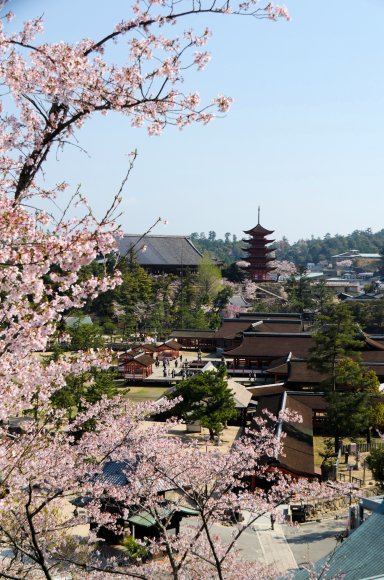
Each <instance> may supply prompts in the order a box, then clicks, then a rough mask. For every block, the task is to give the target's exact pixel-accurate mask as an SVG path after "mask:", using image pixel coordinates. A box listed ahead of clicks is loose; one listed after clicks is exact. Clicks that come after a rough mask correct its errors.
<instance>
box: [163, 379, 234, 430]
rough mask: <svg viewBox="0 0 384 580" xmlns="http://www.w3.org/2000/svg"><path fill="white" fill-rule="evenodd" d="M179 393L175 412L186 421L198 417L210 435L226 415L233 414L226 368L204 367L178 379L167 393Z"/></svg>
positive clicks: (225, 418) (222, 423)
mask: <svg viewBox="0 0 384 580" xmlns="http://www.w3.org/2000/svg"><path fill="white" fill-rule="evenodd" d="M169 396H170V398H172V399H174V398H176V397H182V401H181V402H180V403H178V404H177V405H176V407H174V409H173V412H174V413H175V414H176V416H179V417H182V418H183V419H184V420H185V421H200V423H201V425H202V426H203V427H206V428H207V429H209V433H210V436H211V438H213V437H214V435H215V434H217V433H218V432H220V431H221V430H222V429H223V426H224V424H225V423H226V421H228V420H229V419H232V418H234V417H235V416H236V409H235V402H234V399H233V394H232V392H231V390H230V389H229V388H228V384H227V381H226V371H225V369H224V368H220V369H219V370H218V371H207V372H205V373H200V374H198V375H195V376H194V377H191V378H190V379H187V380H184V381H181V382H180V383H178V385H177V386H176V387H175V389H174V390H173V391H172V393H171V394H170V395H169Z"/></svg>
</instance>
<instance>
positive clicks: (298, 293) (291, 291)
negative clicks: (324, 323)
mask: <svg viewBox="0 0 384 580" xmlns="http://www.w3.org/2000/svg"><path fill="white" fill-rule="evenodd" d="M284 290H285V292H286V293H287V298H288V307H289V310H291V311H293V312H304V311H308V310H309V311H312V310H313V309H314V302H313V295H312V284H311V281H310V280H309V278H308V277H307V276H306V275H305V273H304V272H303V270H302V271H301V273H300V275H299V276H291V277H290V278H289V280H287V282H286V284H285V285H284Z"/></svg>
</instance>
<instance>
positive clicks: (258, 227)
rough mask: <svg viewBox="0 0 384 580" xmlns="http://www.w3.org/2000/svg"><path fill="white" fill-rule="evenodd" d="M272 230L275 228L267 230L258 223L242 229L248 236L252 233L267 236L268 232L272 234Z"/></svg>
mask: <svg viewBox="0 0 384 580" xmlns="http://www.w3.org/2000/svg"><path fill="white" fill-rule="evenodd" d="M274 231H275V230H267V229H266V228H263V226H261V225H260V224H257V225H256V226H255V227H254V228H252V229H250V230H244V233H245V234H248V235H249V236H252V235H256V236H257V235H259V236H268V235H269V234H273V232H274ZM272 241H273V240H272Z"/></svg>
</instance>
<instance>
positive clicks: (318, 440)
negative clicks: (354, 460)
mask: <svg viewBox="0 0 384 580" xmlns="http://www.w3.org/2000/svg"><path fill="white" fill-rule="evenodd" d="M326 439H327V437H320V436H315V437H314V438H313V454H314V458H315V465H316V466H317V467H320V466H321V463H322V461H323V457H321V455H320V453H322V452H324V451H325V440H326ZM332 441H333V439H332ZM374 441H382V440H381V439H380V437H372V442H374ZM366 442H367V440H366V438H365V437H358V438H357V439H354V440H353V441H352V440H351V439H348V438H347V437H344V438H343V443H344V444H348V443H366Z"/></svg>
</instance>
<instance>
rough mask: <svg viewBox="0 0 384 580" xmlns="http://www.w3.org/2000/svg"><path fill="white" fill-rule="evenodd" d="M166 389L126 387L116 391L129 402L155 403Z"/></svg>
mask: <svg viewBox="0 0 384 580" xmlns="http://www.w3.org/2000/svg"><path fill="white" fill-rule="evenodd" d="M167 390H168V387H144V386H140V387H127V388H121V389H118V391H119V394H120V395H123V396H125V397H126V398H127V399H129V400H130V401H137V402H139V401H156V400H157V399H159V398H160V397H161V396H162V395H163V394H164V393H165V392H166V391H167Z"/></svg>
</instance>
